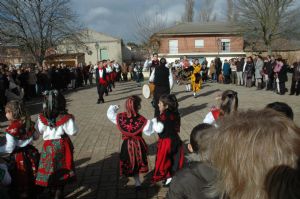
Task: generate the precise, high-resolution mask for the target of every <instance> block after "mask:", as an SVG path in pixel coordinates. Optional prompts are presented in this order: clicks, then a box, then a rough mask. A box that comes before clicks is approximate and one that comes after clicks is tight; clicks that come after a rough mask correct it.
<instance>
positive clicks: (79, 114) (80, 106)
mask: <svg viewBox="0 0 300 199" xmlns="http://www.w3.org/2000/svg"><path fill="white" fill-rule="evenodd" d="M287 85H288V86H290V84H289V83H288V84H287ZM226 89H233V90H235V91H237V92H238V97H239V107H240V108H241V109H248V108H251V109H260V108H263V107H264V106H265V105H266V104H267V103H270V102H274V101H282V102H286V103H288V104H290V106H291V107H292V108H293V110H294V113H295V121H296V123H297V124H298V125H299V124H300V123H299V122H300V100H299V99H300V97H299V96H298V97H297V96H289V95H285V96H280V95H277V94H274V93H273V92H270V91H264V90H261V91H257V90H256V88H245V87H242V86H235V85H221V84H213V83H207V84H204V86H203V89H202V90H201V92H200V95H199V97H198V98H194V97H193V96H192V93H191V92H188V93H187V92H184V86H182V85H180V86H178V85H175V87H174V89H173V90H172V92H173V93H174V94H176V96H177V98H178V101H179V108H180V113H181V115H182V126H181V132H180V136H181V138H182V140H184V141H185V142H187V141H188V139H189V134H190V132H191V129H192V127H194V126H196V125H197V124H199V123H201V122H202V120H203V118H204V116H205V115H206V113H207V112H208V111H209V109H210V108H211V107H212V106H213V105H217V101H216V100H215V98H216V96H217V95H218V94H219V93H220V92H222V91H224V90H226ZM132 94H137V95H140V96H141V87H137V86H136V83H135V82H122V83H117V84H116V88H115V89H113V92H111V93H109V96H107V97H105V103H104V104H96V101H97V94H96V88H95V87H89V88H85V89H82V90H79V91H77V92H72V93H69V94H66V97H67V100H68V109H69V112H70V113H72V114H74V115H75V118H76V121H77V124H78V126H79V128H80V132H79V134H78V135H77V136H75V137H73V138H72V140H73V143H74V146H75V156H74V157H75V163H76V169H77V174H78V179H77V182H76V183H75V184H71V185H68V186H67V187H66V198H69V199H71V198H82V199H92V198H99V199H100V198H101V199H102V198H103V199H105V198H107V199H115V198H139V199H142V198H164V197H165V195H166V192H167V189H166V188H163V187H162V186H161V185H160V184H157V185H155V186H153V185H152V186H150V184H149V183H148V181H149V179H150V177H151V174H147V175H145V176H144V181H145V182H144V186H143V187H144V188H143V189H142V190H141V191H138V192H136V191H135V189H134V186H133V181H132V180H130V181H129V182H128V186H127V187H126V188H125V187H124V186H123V185H124V180H121V179H120V178H119V169H118V166H119V162H118V153H119V150H120V146H121V134H120V133H119V131H118V129H117V127H116V126H115V125H114V124H113V123H111V122H110V121H109V120H108V119H107V117H106V111H107V108H108V107H109V105H111V104H118V105H120V107H121V108H120V111H123V110H124V102H125V99H126V98H127V97H128V96H130V95H132ZM150 101H151V100H150V99H144V98H143V101H142V109H141V114H142V115H144V116H145V117H147V118H149V119H150V118H152V117H153V114H154V111H153V108H152V107H151V104H150ZM28 107H29V109H30V111H31V113H32V114H34V116H33V118H34V119H35V118H36V114H37V113H38V112H39V111H40V109H41V103H40V102H39V101H36V102H30V103H29V104H28ZM4 125H5V123H3V122H2V123H1V127H4ZM144 137H145V140H146V142H147V144H148V146H149V156H148V157H149V167H150V171H151V170H152V169H153V167H154V161H155V152H156V140H157V136H156V135H153V136H151V137H146V136H144ZM41 144H42V140H39V141H38V142H36V143H35V145H36V146H37V147H38V148H39V149H40V148H41ZM46 196H47V194H44V195H43V197H42V198H44V197H45V198H47V197H46Z"/></svg>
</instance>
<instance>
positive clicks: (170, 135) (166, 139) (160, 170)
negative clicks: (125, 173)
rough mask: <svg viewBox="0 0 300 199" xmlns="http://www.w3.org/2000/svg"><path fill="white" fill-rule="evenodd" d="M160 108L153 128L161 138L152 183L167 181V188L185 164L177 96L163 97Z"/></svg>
mask: <svg viewBox="0 0 300 199" xmlns="http://www.w3.org/2000/svg"><path fill="white" fill-rule="evenodd" d="M158 107H159V111H160V115H159V117H158V118H157V119H153V120H152V122H153V123H154V125H153V126H154V127H153V128H154V130H155V132H156V133H158V136H159V139H158V143H157V153H156V161H155V169H154V174H153V177H152V181H153V182H158V181H161V180H165V185H166V186H167V185H169V183H170V182H171V180H172V176H173V175H174V174H175V172H176V171H177V170H179V169H181V168H182V167H183V163H184V151H183V143H182V141H181V139H180V137H179V132H180V115H179V112H178V102H177V99H176V97H175V95H171V94H170V95H162V96H161V97H160V99H159V104H158ZM155 120H157V121H155ZM156 122H157V124H155V123H156Z"/></svg>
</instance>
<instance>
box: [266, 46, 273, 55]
mask: <svg viewBox="0 0 300 199" xmlns="http://www.w3.org/2000/svg"><path fill="white" fill-rule="evenodd" d="M267 50H268V55H272V47H271V44H267Z"/></svg>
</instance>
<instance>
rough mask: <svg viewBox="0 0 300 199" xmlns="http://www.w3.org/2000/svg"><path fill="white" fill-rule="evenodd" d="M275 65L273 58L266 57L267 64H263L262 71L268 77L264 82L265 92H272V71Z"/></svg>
mask: <svg viewBox="0 0 300 199" xmlns="http://www.w3.org/2000/svg"><path fill="white" fill-rule="evenodd" d="M275 65H276V61H275V57H274V56H268V62H267V63H266V64H265V66H264V69H263V71H265V73H266V74H267V75H268V79H267V80H266V90H272V88H273V83H274V72H273V69H274V67H275Z"/></svg>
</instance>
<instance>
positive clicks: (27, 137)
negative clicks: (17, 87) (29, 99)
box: [0, 100, 40, 199]
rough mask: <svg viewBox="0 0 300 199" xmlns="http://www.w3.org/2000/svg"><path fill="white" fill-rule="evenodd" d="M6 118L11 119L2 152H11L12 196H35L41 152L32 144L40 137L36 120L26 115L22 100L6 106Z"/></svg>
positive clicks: (11, 102) (0, 149) (0, 150)
mask: <svg viewBox="0 0 300 199" xmlns="http://www.w3.org/2000/svg"><path fill="white" fill-rule="evenodd" d="M5 112H6V118H7V119H8V120H9V121H10V124H9V126H8V127H7V128H6V130H5V132H6V144H5V145H4V146H1V147H0V153H9V154H10V165H13V166H10V168H9V169H10V172H11V177H12V183H11V184H12V186H11V187H12V190H11V194H12V195H11V198H28V199H29V198H35V197H36V193H35V188H34V186H35V184H34V179H35V177H36V172H37V167H38V163H39V157H40V156H39V152H38V150H37V149H36V148H35V147H34V146H32V145H31V144H32V141H33V140H35V139H38V134H36V132H35V129H34V122H32V121H31V119H30V117H29V116H27V115H26V112H25V109H24V106H23V104H22V103H21V102H20V101H16V100H13V101H10V102H8V103H7V105H6V107H5Z"/></svg>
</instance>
